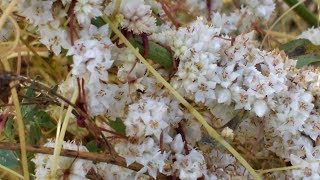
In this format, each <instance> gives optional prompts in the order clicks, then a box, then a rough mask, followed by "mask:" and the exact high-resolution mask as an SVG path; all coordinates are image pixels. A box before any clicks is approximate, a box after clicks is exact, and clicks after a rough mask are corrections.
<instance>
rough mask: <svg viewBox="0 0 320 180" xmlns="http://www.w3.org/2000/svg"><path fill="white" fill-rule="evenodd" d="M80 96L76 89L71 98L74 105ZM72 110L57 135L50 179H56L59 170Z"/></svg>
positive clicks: (67, 114)
mask: <svg viewBox="0 0 320 180" xmlns="http://www.w3.org/2000/svg"><path fill="white" fill-rule="evenodd" d="M78 94H79V92H78V89H77V88H75V89H74V91H73V94H72V97H71V103H72V104H74V103H75V102H76V100H77V98H78ZM72 110H73V107H72V106H71V105H69V106H68V109H67V113H66V116H65V117H64V120H63V124H62V128H61V131H60V132H59V131H57V134H58V135H57V137H59V139H56V142H55V146H54V153H53V165H52V169H51V173H50V175H49V176H50V177H49V179H56V174H57V168H58V159H59V156H60V152H61V149H62V142H63V140H64V136H65V134H66V131H67V127H68V124H69V119H70V115H71V112H72Z"/></svg>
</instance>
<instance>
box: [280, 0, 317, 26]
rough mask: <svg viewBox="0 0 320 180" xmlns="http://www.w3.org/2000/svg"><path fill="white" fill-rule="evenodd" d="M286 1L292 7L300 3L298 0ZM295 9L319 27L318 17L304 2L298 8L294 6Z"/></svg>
mask: <svg viewBox="0 0 320 180" xmlns="http://www.w3.org/2000/svg"><path fill="white" fill-rule="evenodd" d="M284 2H285V3H287V4H288V5H289V6H290V7H292V6H294V5H296V4H297V3H299V1H298V0H284ZM294 11H295V12H296V13H297V14H298V15H299V16H300V17H301V18H302V19H303V20H305V21H306V22H307V23H308V24H309V25H310V26H314V27H318V26H319V24H318V22H319V21H318V18H317V17H316V16H315V15H314V14H313V13H312V12H310V11H309V10H308V9H307V8H306V6H305V5H304V4H300V5H299V6H297V7H296V8H294Z"/></svg>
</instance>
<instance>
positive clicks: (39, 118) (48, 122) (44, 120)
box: [34, 110, 55, 129]
mask: <svg viewBox="0 0 320 180" xmlns="http://www.w3.org/2000/svg"><path fill="white" fill-rule="evenodd" d="M34 123H35V124H37V125H38V126H39V127H44V128H48V129H52V128H54V127H55V125H54V124H53V123H52V118H51V116H50V115H49V114H48V113H47V112H45V111H42V110H40V111H37V112H36V114H35V119H34Z"/></svg>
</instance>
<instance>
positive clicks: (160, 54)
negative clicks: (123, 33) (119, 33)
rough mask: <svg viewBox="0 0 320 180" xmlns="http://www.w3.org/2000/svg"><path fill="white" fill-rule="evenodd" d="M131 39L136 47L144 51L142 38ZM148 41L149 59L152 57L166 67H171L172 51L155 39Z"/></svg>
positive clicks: (141, 51)
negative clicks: (154, 40)
mask: <svg viewBox="0 0 320 180" xmlns="http://www.w3.org/2000/svg"><path fill="white" fill-rule="evenodd" d="M129 41H130V43H131V44H132V45H133V46H134V47H135V48H138V49H139V52H140V53H143V52H144V47H143V45H142V40H141V38H131V39H130V40H129ZM148 43H149V52H148V56H147V59H151V60H152V61H154V62H155V63H158V64H160V65H161V66H163V67H165V68H171V67H172V66H173V57H172V55H171V53H170V52H169V51H168V50H167V49H166V48H164V47H163V46H161V45H159V44H157V43H155V42H153V41H148Z"/></svg>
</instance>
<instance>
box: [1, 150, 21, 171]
mask: <svg viewBox="0 0 320 180" xmlns="http://www.w3.org/2000/svg"><path fill="white" fill-rule="evenodd" d="M0 164H2V165H3V166H6V167H8V168H10V169H15V168H18V167H20V163H19V161H18V158H17V157H16V155H15V153H14V152H13V151H11V150H4V149H1V150H0Z"/></svg>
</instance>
